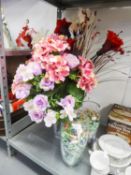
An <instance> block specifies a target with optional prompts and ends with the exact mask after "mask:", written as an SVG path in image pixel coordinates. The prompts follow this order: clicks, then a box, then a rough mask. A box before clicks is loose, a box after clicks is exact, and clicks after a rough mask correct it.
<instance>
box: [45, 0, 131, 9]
mask: <svg viewBox="0 0 131 175" xmlns="http://www.w3.org/2000/svg"><path fill="white" fill-rule="evenodd" d="M43 1H46V2H49V3H50V4H52V5H55V6H57V7H60V8H70V7H76V6H81V5H85V4H87V5H90V4H91V5H95V4H108V3H119V2H124V3H125V2H130V0H110V1H109V0H43Z"/></svg>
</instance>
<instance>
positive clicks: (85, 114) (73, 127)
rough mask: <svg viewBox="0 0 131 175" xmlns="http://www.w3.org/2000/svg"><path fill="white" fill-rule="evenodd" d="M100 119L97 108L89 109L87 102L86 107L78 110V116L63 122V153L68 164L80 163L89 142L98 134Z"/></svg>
mask: <svg viewBox="0 0 131 175" xmlns="http://www.w3.org/2000/svg"><path fill="white" fill-rule="evenodd" d="M93 105H95V104H93ZM92 107H93V106H92ZM90 108H91V106H90ZM99 120H100V118H99V115H98V113H97V112H96V109H95V108H94V109H93V108H91V109H89V108H88V103H87V106H86V108H85V107H83V108H81V109H79V110H78V111H77V118H76V119H75V120H74V121H73V122H69V121H65V122H64V123H62V124H61V154H62V158H63V160H64V162H65V163H66V164H67V165H69V166H74V165H77V164H78V163H79V161H80V160H81V158H82V155H83V152H84V150H85V149H86V148H87V143H88V142H89V141H90V140H92V137H94V135H95V134H96V130H97V128H98V126H99Z"/></svg>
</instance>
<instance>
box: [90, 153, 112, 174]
mask: <svg viewBox="0 0 131 175" xmlns="http://www.w3.org/2000/svg"><path fill="white" fill-rule="evenodd" d="M90 163H91V166H92V167H93V168H94V169H95V170H96V171H99V172H105V171H107V170H108V169H109V165H110V161H109V157H108V156H107V154H106V153H104V152H103V151H94V152H93V153H92V154H91V156H90Z"/></svg>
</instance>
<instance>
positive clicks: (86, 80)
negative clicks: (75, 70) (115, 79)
mask: <svg viewBox="0 0 131 175" xmlns="http://www.w3.org/2000/svg"><path fill="white" fill-rule="evenodd" d="M95 85H96V80H95V77H94V74H92V76H90V77H84V76H82V77H81V78H80V79H79V81H78V84H77V87H78V88H81V89H82V90H84V91H86V92H90V91H91V90H92V89H93V88H94V87H95Z"/></svg>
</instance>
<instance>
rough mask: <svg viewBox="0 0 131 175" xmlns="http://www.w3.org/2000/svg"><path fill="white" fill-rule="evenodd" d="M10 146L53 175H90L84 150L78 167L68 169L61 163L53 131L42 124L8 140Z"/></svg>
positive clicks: (86, 152) (57, 141) (57, 142)
mask: <svg viewBox="0 0 131 175" xmlns="http://www.w3.org/2000/svg"><path fill="white" fill-rule="evenodd" d="M9 143H10V145H11V146H12V147H13V148H15V149H16V150H17V151H19V152H21V153H22V154H24V155H25V156H26V157H28V158H30V159H31V160H32V161H34V162H35V163H36V164H38V165H39V166H41V167H42V168H44V169H46V170H47V171H48V172H50V173H51V174H53V175H90V165H89V155H88V151H87V150H85V153H84V155H83V158H82V160H81V162H80V164H79V165H78V166H75V167H68V166H66V165H65V164H64V163H63V160H62V158H61V153H60V146H59V145H60V143H59V140H58V139H56V138H55V137H54V134H53V129H51V128H45V127H44V123H40V124H33V125H31V126H30V127H28V128H26V129H25V130H24V131H22V132H21V133H19V134H18V135H16V136H15V137H13V138H12V139H10V141H9Z"/></svg>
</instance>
